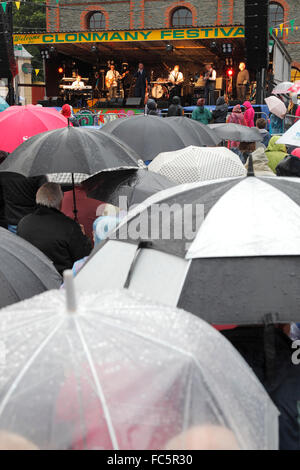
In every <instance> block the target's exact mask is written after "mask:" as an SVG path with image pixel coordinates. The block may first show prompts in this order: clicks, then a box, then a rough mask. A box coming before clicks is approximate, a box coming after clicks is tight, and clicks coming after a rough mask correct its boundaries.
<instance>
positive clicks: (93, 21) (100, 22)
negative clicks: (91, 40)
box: [88, 11, 105, 30]
mask: <svg viewBox="0 0 300 470" xmlns="http://www.w3.org/2000/svg"><path fill="white" fill-rule="evenodd" d="M88 27H89V29H96V30H99V29H105V16H104V15H103V13H101V11H96V12H95V13H92V14H91V16H90V17H89V19H88Z"/></svg>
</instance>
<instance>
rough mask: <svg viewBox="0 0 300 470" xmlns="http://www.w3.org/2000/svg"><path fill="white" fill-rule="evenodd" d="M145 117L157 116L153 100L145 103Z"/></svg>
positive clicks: (155, 104)
mask: <svg viewBox="0 0 300 470" xmlns="http://www.w3.org/2000/svg"><path fill="white" fill-rule="evenodd" d="M147 115H148V116H158V112H157V103H156V101H154V100H153V99H150V100H148V102H147Z"/></svg>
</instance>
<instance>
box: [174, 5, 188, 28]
mask: <svg viewBox="0 0 300 470" xmlns="http://www.w3.org/2000/svg"><path fill="white" fill-rule="evenodd" d="M171 23H172V26H173V27H174V28H178V27H180V26H193V15H192V12H191V10H189V9H188V8H177V10H175V11H174V13H173V15H172V22H171Z"/></svg>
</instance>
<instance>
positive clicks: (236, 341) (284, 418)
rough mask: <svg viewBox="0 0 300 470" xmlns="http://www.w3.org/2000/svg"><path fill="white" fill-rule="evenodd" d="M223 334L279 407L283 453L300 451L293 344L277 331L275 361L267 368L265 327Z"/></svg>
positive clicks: (299, 393) (299, 380) (299, 369)
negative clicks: (284, 451) (285, 451)
mask: <svg viewBox="0 0 300 470" xmlns="http://www.w3.org/2000/svg"><path fill="white" fill-rule="evenodd" d="M222 333H223V334H224V336H226V338H227V339H228V340H229V341H230V342H231V343H232V344H233V346H234V347H235V348H236V349H237V350H238V351H239V353H240V354H241V355H242V356H243V357H244V359H245V360H246V362H247V363H248V364H249V366H250V367H251V368H252V369H253V371H254V372H255V374H256V376H257V377H258V378H259V380H260V381H261V383H262V384H263V386H264V387H265V389H266V391H267V392H268V394H269V395H270V397H271V399H272V400H273V402H274V404H275V405H276V406H277V408H278V410H279V412H280V417H279V445H280V449H281V450H300V425H299V423H300V364H299V365H294V364H293V363H292V354H293V353H294V352H295V349H292V341H291V340H290V338H289V337H288V336H287V335H285V334H284V333H283V332H282V331H281V330H280V329H279V328H274V330H273V332H272V334H273V339H272V341H273V344H274V352H275V358H274V359H273V361H271V363H269V366H268V367H267V366H266V364H267V363H266V361H267V353H266V348H267V347H268V348H270V341H267V342H266V335H265V328H264V327H240V328H236V329H234V330H227V331H223V332H222ZM272 341H271V342H272ZM271 353H272V354H273V351H271ZM268 369H269V372H268ZM270 369H271V375H272V376H271V378H270V377H268V375H270ZM272 369H273V370H272ZM272 372H273V373H272Z"/></svg>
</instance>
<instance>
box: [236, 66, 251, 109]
mask: <svg viewBox="0 0 300 470" xmlns="http://www.w3.org/2000/svg"><path fill="white" fill-rule="evenodd" d="M239 69H240V71H239V73H238V76H237V79H236V94H237V99H238V100H239V101H240V102H241V103H244V101H246V94H247V86H248V85H249V83H250V76H249V72H248V70H247V69H246V64H245V62H241V63H240V65H239Z"/></svg>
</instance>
